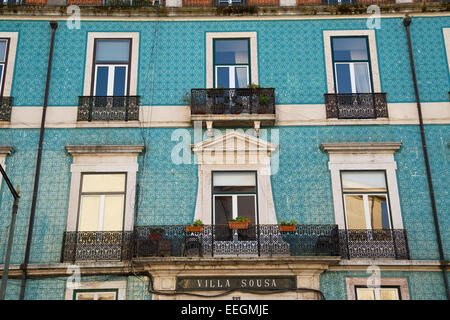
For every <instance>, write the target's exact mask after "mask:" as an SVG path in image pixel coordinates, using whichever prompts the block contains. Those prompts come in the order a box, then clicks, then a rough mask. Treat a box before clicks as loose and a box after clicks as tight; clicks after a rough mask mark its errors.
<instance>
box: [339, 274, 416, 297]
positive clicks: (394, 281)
mask: <svg viewBox="0 0 450 320" xmlns="http://www.w3.org/2000/svg"><path fill="white" fill-rule="evenodd" d="M367 281H368V278H367V277H357V278H346V279H345V283H346V287H347V300H356V295H355V286H366V285H367ZM380 286H381V287H383V286H389V287H394V286H395V287H400V297H401V300H409V290H408V280H407V279H406V278H380Z"/></svg>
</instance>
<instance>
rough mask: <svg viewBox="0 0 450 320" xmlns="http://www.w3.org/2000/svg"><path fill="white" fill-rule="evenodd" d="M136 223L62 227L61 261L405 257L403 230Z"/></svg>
mask: <svg viewBox="0 0 450 320" xmlns="http://www.w3.org/2000/svg"><path fill="white" fill-rule="evenodd" d="M295 228H296V230H294V231H283V230H281V229H280V226H279V225H250V226H249V228H248V229H236V230H232V229H229V227H228V225H204V226H203V227H202V229H201V230H188V229H187V227H186V225H153V226H137V227H136V228H135V230H134V232H133V231H125V232H122V231H109V232H108V231H103V232H95V231H82V232H65V233H64V239H63V249H62V255H61V261H62V262H75V261H78V262H80V261H128V260H131V259H132V258H133V257H134V258H149V257H229V258H233V257H290V256H305V257H306V256H341V258H342V259H355V258H366V259H378V258H382V259H409V249H408V241H407V237H406V231H405V230H401V229H397V230H338V228H337V225H296V226H295Z"/></svg>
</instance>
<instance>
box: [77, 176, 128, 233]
mask: <svg viewBox="0 0 450 320" xmlns="http://www.w3.org/2000/svg"><path fill="white" fill-rule="evenodd" d="M125 187H126V174H125V173H95V174H93V173H84V174H82V182H81V194H80V213H79V215H80V216H79V225H78V231H122V229H123V217H124V207H125V206H124V205H125Z"/></svg>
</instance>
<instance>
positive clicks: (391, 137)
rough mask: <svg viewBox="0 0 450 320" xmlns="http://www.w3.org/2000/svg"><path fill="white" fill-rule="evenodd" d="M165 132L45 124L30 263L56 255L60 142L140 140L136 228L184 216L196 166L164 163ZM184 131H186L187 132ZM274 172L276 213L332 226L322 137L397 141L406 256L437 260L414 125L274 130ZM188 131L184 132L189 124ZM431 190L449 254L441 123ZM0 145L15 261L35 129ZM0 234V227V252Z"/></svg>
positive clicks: (8, 133)
mask: <svg viewBox="0 0 450 320" xmlns="http://www.w3.org/2000/svg"><path fill="white" fill-rule="evenodd" d="M173 130H174V129H139V128H135V129H132V128H117V129H112V128H111V129H46V132H45V140H44V152H43V157H42V168H41V176H40V187H39V193H38V201H37V208H36V217H35V230H34V232H33V246H32V250H31V256H30V259H31V263H45V262H58V261H59V259H60V255H61V244H62V236H63V232H64V230H65V228H66V219H67V207H68V196H69V187H70V164H71V161H72V159H71V156H70V155H68V154H67V153H66V152H65V150H64V146H66V145H76V144H85V145H95V144H143V143H144V138H145V142H146V143H147V151H146V153H145V156H140V157H139V165H140V169H139V175H138V183H139V190H140V192H139V194H138V200H137V202H138V205H137V213H136V214H137V217H136V225H150V224H185V223H188V222H192V220H193V217H194V210H195V201H196V196H197V165H195V164H190V165H188V164H182V165H175V164H173V163H172V160H171V151H172V148H173V147H174V146H175V145H176V144H177V143H178V142H176V141H171V134H172V132H173ZM187 130H189V131H191V130H192V129H187ZM273 130H279V143H280V150H279V170H278V173H277V174H276V175H273V176H272V177H271V181H272V191H273V198H274V203H275V209H276V212H277V216H278V219H284V220H291V219H296V220H297V221H298V222H299V223H304V224H315V223H319V224H320V223H324V224H331V223H334V209H333V200H332V193H331V180H330V174H329V170H328V154H327V153H324V152H323V151H321V150H320V144H321V143H323V142H352V141H379V142H381V141H401V142H402V143H403V145H402V147H401V149H400V150H399V151H398V152H397V153H396V154H395V159H396V161H397V166H398V170H397V179H398V188H399V193H400V204H401V208H402V217H403V223H404V227H405V229H406V230H407V232H408V241H409V246H410V250H411V258H412V259H437V258H438V251H437V245H436V237H435V231H434V223H433V216H432V211H431V204H430V200H429V193H428V186H427V180H426V173H425V167H424V162H423V156H422V147H421V143H420V133H419V129H418V126H393V125H390V126H351V127H348V126H303V127H277V128H273ZM191 132H192V131H191ZM426 134H427V137H428V141H429V143H428V149H429V156H430V162H431V168H432V174H433V182H434V188H435V196H436V199H437V208H438V213H439V219H440V224H441V232H442V239H443V240H444V246H445V248H444V249H445V253H446V254H447V256H448V254H449V250H450V249H449V248H450V240H449V239H450V237H449V234H448V232H449V228H448V225H449V215H448V214H447V213H448V207H449V202H450V197H449V196H448V181H449V162H448V156H449V151H448V147H447V141H449V138H450V137H449V130H448V126H445V125H444V126H441V125H430V126H426ZM0 135H1V136H2V144H3V145H10V146H13V147H14V148H15V151H14V153H13V154H11V155H10V156H8V157H7V161H6V165H7V171H8V174H9V175H10V177H11V180H12V181H13V183H14V184H20V187H21V190H22V198H21V200H20V205H19V214H18V216H17V224H16V231H15V238H14V250H13V256H12V263H21V262H22V260H23V255H24V248H25V243H26V232H27V226H28V219H29V212H30V205H31V194H32V187H33V178H34V165H35V154H36V144H37V142H38V135H37V131H36V130H30V129H27V130H18V129H13V130H11V129H8V130H0ZM0 196H1V207H0V228H1V230H5V231H6V230H8V226H9V221H10V211H11V205H12V198H11V196H10V194H9V191H8V189H7V188H6V187H5V186H4V185H3V186H2V190H1V194H0ZM6 240H7V232H2V233H1V234H0V257H1V259H3V257H4V253H5V250H6Z"/></svg>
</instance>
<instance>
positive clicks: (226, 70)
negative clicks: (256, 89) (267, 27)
mask: <svg viewBox="0 0 450 320" xmlns="http://www.w3.org/2000/svg"><path fill="white" fill-rule="evenodd" d="M249 42H250V41H249V39H215V40H214V74H215V82H214V84H215V87H216V88H247V86H248V84H249V83H250V70H249V69H250V55H249Z"/></svg>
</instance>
